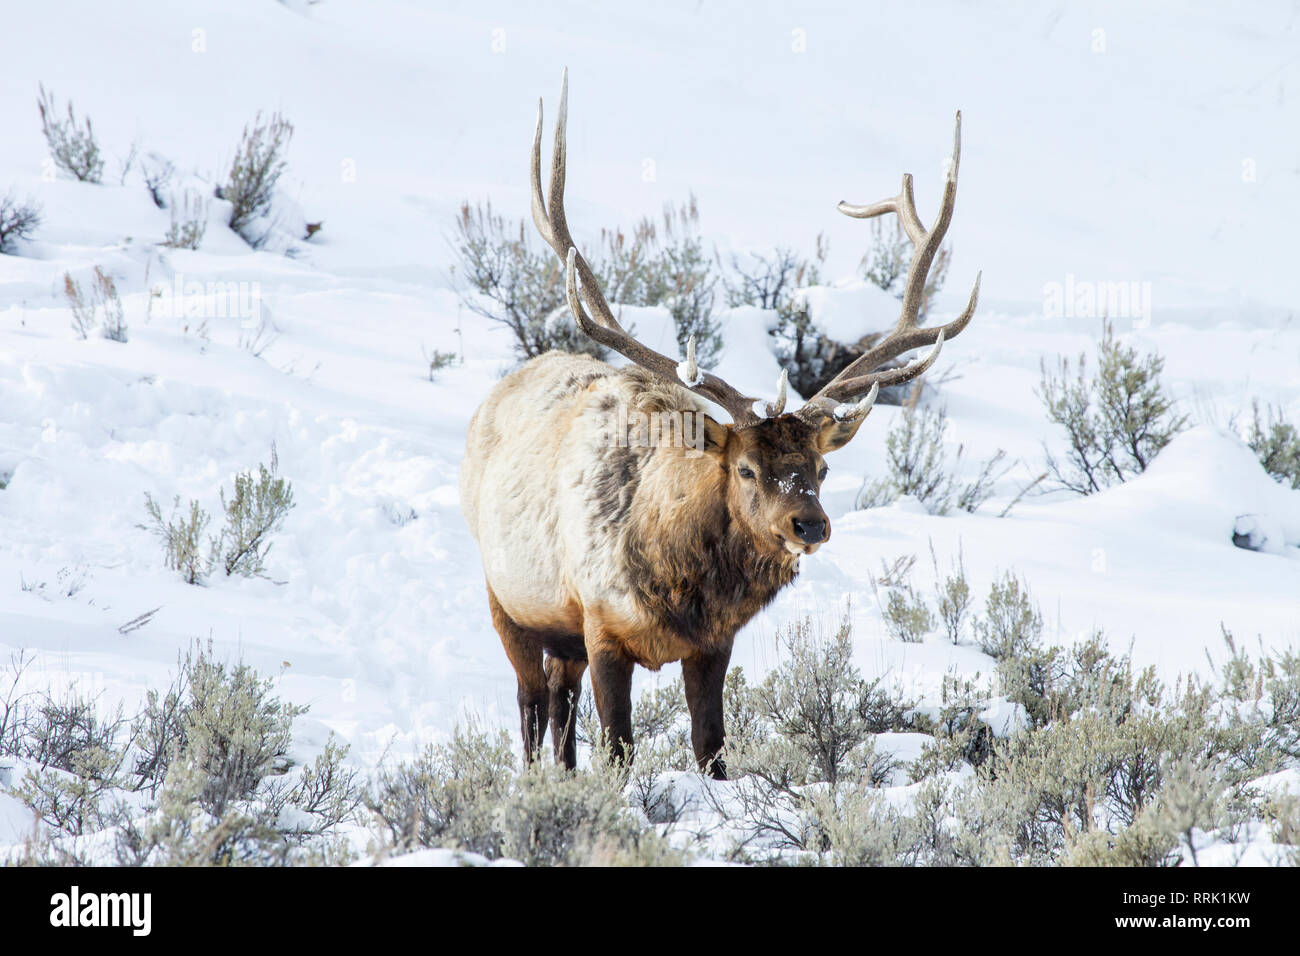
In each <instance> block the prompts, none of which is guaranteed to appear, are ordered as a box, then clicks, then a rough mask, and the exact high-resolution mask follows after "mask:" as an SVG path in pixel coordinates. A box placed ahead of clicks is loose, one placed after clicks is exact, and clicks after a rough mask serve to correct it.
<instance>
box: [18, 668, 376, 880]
mask: <svg viewBox="0 0 1300 956" xmlns="http://www.w3.org/2000/svg"><path fill="white" fill-rule="evenodd" d="M178 665H179V666H178V670H177V673H176V674H175V675H174V677H173V681H172V683H171V685H170V687H169V689H168V691H167V692H166V693H165V694H161V695H160V694H158V693H156V692H151V693H150V694H149V698H148V702H147V704H146V707H145V709H144V711H142V712H141V713H140V714H139V715H138V716H137V717H136V718H135V719H134V720H133V721H131V722H130V733H129V734H127V735H125V739H122V738H123V736H124V735H123V734H122V733H120V731H121V729H122V728H123V727H124V726H125V722H124V721H123V720H122V719H121V716H120V712H119V713H117V714H115V715H110V716H109V717H108V718H107V719H102V718H100V717H98V716H90V717H88V716H87V715H88V714H91V713H92V712H93V706H92V704H91V702H88V701H86V700H85V699H84V698H80V697H77V696H75V695H73V696H72V697H70V698H69V701H68V703H67V704H62V705H53V704H52V703H51V700H50V698H48V697H42V698H41V702H40V704H39V705H37V706H35V707H33V708H29V713H28V714H27V718H26V719H25V720H24V722H23V724H22V727H21V729H20V732H19V733H18V735H17V737H16V738H15V739H16V740H17V741H18V744H19V753H18V754H17V756H19V757H21V758H23V759H25V761H26V762H27V764H28V772H27V774H26V776H25V778H24V780H23V783H22V784H21V785H20V786H19V787H18V788H17V789H16V790H15V791H14V793H15V795H16V796H17V797H19V799H21V800H24V801H25V802H26V803H27V804H28V805H29V806H31V807H32V808H33V809H34V810H35V812H36V813H37V814H38V815H39V817H40V818H41V819H42V820H43V821H44V823H45V824H46V825H47V827H48V828H49V829H46V830H43V831H41V832H38V833H37V834H36V836H35V838H34V839H33V840H31V841H29V843H28V845H27V847H26V850H25V854H24V856H23V857H22V858H20V859H19V860H17V861H16V862H26V863H38V864H45V865H49V864H60V865H67V864H84V863H90V862H94V863H103V862H115V863H117V864H120V865H199V866H210V865H230V864H257V865H267V864H285V863H310V862H337V861H340V860H345V859H346V855H347V854H346V853H345V852H344V851H343V850H342V849H341V848H340V847H339V846H337V845H336V843H335V842H334V836H335V833H336V831H337V828H338V827H339V826H341V825H343V824H344V823H347V822H350V821H351V820H353V818H354V817H355V814H356V810H357V807H358V806H359V804H360V801H361V798H362V789H361V787H360V786H359V785H358V782H357V778H358V773H357V771H355V770H352V769H350V768H348V767H347V766H346V765H345V763H344V759H345V758H346V756H347V751H346V748H342V747H339V746H338V745H337V744H336V743H335V742H334V740H333V739H332V738H331V739H330V740H329V741H328V742H327V743H326V745H325V747H324V749H323V750H322V752H321V753H320V754H319V755H318V756H317V758H316V759H315V761H314V762H313V763H312V764H311V765H310V766H307V767H302V768H293V770H292V771H291V767H290V761H289V759H288V750H289V744H290V725H291V723H292V721H293V719H294V718H295V717H297V716H298V715H300V714H302V713H304V712H305V711H306V708H305V707H297V706H294V705H291V704H287V703H284V702H282V701H280V700H279V699H278V698H276V697H274V696H272V689H273V682H272V681H271V680H269V679H263V678H262V677H260V676H259V675H258V674H257V673H256V672H255V671H253V670H252V669H251V668H249V667H248V666H247V665H244V664H242V663H238V664H235V665H227V664H224V663H222V662H219V661H217V660H216V659H215V658H214V656H213V653H212V648H211V645H209V646H208V647H207V649H206V650H205V649H204V648H202V647H200V646H196V647H195V648H192V649H191V650H189V651H187V652H186V655H185V657H184V658H183V659H180V660H179V661H178ZM88 708H89V709H88ZM43 741H44V742H49V741H56V742H58V746H56V747H54V748H53V750H54V751H57V754H56V758H57V759H54V758H51V759H50V760H48V762H47V763H42V762H41V761H40V760H39V759H37V757H36V756H35V755H36V754H38V753H40V752H41V750H42V747H45V749H47V750H48V749H50V748H49V747H48V746H46V745H45V744H44V743H43ZM295 771H296V772H295ZM101 831H102V832H105V833H109V832H111V834H112V838H111V840H110V841H109V842H108V843H105V842H104V841H103V840H97V841H96V843H95V845H94V847H92V846H91V845H90V844H86V843H84V842H82V841H80V840H78V839H77V838H79V837H86V838H91V837H92V836H93V835H94V834H96V833H97V832H101ZM92 851H93V853H94V856H93V857H92V856H91V853H92ZM105 854H108V856H107V857H105Z"/></svg>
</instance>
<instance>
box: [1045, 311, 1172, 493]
mask: <svg viewBox="0 0 1300 956" xmlns="http://www.w3.org/2000/svg"><path fill="white" fill-rule="evenodd" d="M1164 364H1165V361H1164V359H1163V358H1162V357H1160V356H1159V355H1157V354H1154V353H1152V354H1149V355H1146V356H1139V355H1138V353H1137V350H1136V349H1133V348H1130V347H1127V346H1124V345H1122V344H1120V343H1119V341H1117V340H1116V338H1115V332H1114V329H1113V327H1112V326H1111V325H1110V324H1109V323H1107V324H1106V327H1105V331H1104V333H1103V335H1102V340H1101V342H1100V343H1098V346H1097V372H1096V374H1095V375H1092V376H1089V375H1088V373H1087V357H1086V355H1082V354H1081V355H1080V356H1079V360H1078V366H1077V370H1075V371H1074V372H1072V371H1071V365H1070V360H1069V359H1067V358H1065V357H1062V358H1061V359H1060V361H1059V364H1058V366H1057V369H1056V371H1055V372H1053V371H1049V369H1048V367H1047V363H1046V361H1044V362H1043V364H1042V380H1041V383H1040V385H1039V387H1038V390H1037V394H1038V397H1039V398H1040V399H1041V400H1042V402H1043V406H1044V408H1045V409H1046V410H1047V417H1048V418H1049V419H1050V420H1051V421H1052V423H1053V424H1055V425H1059V426H1060V427H1061V428H1062V429H1063V430H1064V431H1065V436H1066V444H1067V447H1066V450H1065V453H1064V457H1063V458H1058V457H1057V456H1056V455H1054V454H1053V453H1052V451H1051V450H1050V449H1048V448H1044V452H1045V454H1046V459H1047V468H1048V471H1049V472H1050V473H1051V475H1052V477H1053V478H1054V479H1055V481H1056V483H1057V485H1058V486H1059V487H1061V488H1066V489H1068V490H1070V491H1075V492H1078V493H1079V494H1081V495H1088V494H1092V493H1093V492H1096V491H1101V490H1102V489H1103V488H1108V487H1110V486H1111V485H1115V484H1118V483H1119V482H1122V481H1127V480H1128V479H1129V478H1132V477H1133V476H1134V475H1137V474H1140V473H1141V472H1143V471H1145V470H1146V467H1147V465H1149V464H1150V463H1151V460H1152V459H1153V458H1154V457H1155V456H1156V454H1157V453H1158V452H1159V451H1160V449H1162V448H1164V447H1165V445H1167V444H1169V441H1170V440H1171V439H1172V438H1173V437H1174V436H1175V435H1177V434H1178V433H1179V432H1180V431H1182V430H1183V428H1185V427H1186V425H1187V416H1186V415H1180V414H1178V413H1177V411H1176V410H1175V407H1174V401H1173V399H1172V398H1171V397H1170V396H1169V394H1168V393H1167V392H1166V391H1165V388H1164V385H1163V384H1162V383H1161V381H1160V375H1161V372H1162V371H1163V370H1164Z"/></svg>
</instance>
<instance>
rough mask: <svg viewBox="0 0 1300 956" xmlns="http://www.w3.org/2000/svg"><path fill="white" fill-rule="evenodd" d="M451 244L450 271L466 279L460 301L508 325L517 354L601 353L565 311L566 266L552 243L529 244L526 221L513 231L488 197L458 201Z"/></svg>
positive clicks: (602, 349) (566, 309) (475, 312)
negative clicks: (473, 203)
mask: <svg viewBox="0 0 1300 956" xmlns="http://www.w3.org/2000/svg"><path fill="white" fill-rule="evenodd" d="M452 248H453V251H454V252H455V254H456V259H457V265H456V266H455V267H453V275H457V274H458V275H459V276H460V277H461V278H462V279H463V281H464V282H465V283H468V286H467V287H466V286H465V285H462V286H461V287H460V288H459V294H460V300H461V303H462V304H463V305H464V306H465V308H467V309H469V310H470V311H471V312H473V313H474V314H476V315H481V316H483V317H484V318H486V319H489V320H491V321H493V322H498V323H500V324H502V325H504V326H506V328H508V329H509V330H510V331H511V333H513V335H514V337H515V352H516V354H518V356H519V358H520V359H523V360H527V359H530V358H535V357H537V356H538V355H541V354H543V353H545V352H548V351H550V350H551V349H560V350H562V351H565V352H584V353H586V354H588V355H593V356H595V357H596V358H603V357H604V355H605V349H604V348H603V347H602V346H600V345H598V344H597V343H596V342H594V341H592V340H591V339H589V338H587V336H586V335H584V334H583V333H582V332H581V331H579V329H578V327H577V325H575V324H574V321H573V318H572V317H571V316H570V315H569V314H568V305H567V303H566V299H565V294H564V266H563V265H562V264H561V263H560V262H559V260H557V259H556V258H555V254H554V253H552V252H551V250H550V249H544V250H543V251H542V252H537V251H536V250H534V249H533V248H531V246H530V244H529V242H528V238H527V227H526V224H525V223H524V222H522V221H521V222H520V223H519V228H518V230H517V234H516V232H515V231H512V229H511V228H510V227H507V225H506V221H505V219H504V217H502V216H499V215H497V214H495V213H494V212H493V211H492V203H491V202H490V201H489V202H487V203H485V204H482V205H478V206H471V205H470V204H469V203H462V204H461V207H460V215H459V216H458V217H457V219H456V237H455V238H454V239H453V241H452Z"/></svg>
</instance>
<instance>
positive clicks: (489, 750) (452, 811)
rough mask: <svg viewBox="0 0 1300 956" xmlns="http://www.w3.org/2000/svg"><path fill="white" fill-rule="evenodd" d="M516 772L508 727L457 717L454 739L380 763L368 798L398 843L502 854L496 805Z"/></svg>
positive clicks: (384, 830)
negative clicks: (462, 722) (494, 728)
mask: <svg viewBox="0 0 1300 956" xmlns="http://www.w3.org/2000/svg"><path fill="white" fill-rule="evenodd" d="M515 773H516V770H515V757H514V754H513V753H512V752H511V750H510V738H509V737H508V736H507V734H506V732H505V731H504V730H498V731H496V732H494V733H489V732H487V731H484V730H482V729H480V728H479V727H478V726H477V725H476V724H473V723H470V724H469V725H468V726H462V725H459V724H458V725H457V726H456V729H455V730H454V732H453V733H452V738H451V740H450V741H449V742H448V743H445V744H438V745H430V746H429V747H427V748H426V749H425V750H424V752H423V753H421V754H420V755H419V756H418V757H416V758H415V760H413V761H409V762H406V763H402V764H399V765H397V766H396V767H389V768H384V769H381V770H380V771H379V774H378V776H377V777H376V779H375V782H374V784H373V786H372V788H371V793H370V795H369V797H368V798H367V802H366V803H367V806H368V807H369V809H370V812H371V813H372V814H374V817H375V820H376V825H377V828H378V829H379V831H380V837H381V840H382V841H383V842H384V843H385V845H387V846H389V847H391V848H392V849H394V850H408V849H411V848H414V847H451V848H456V849H462V850H467V851H470V852H473V853H480V854H482V855H484V856H486V857H489V858H491V857H496V856H499V855H500V853H501V841H502V836H501V833H500V831H499V829H498V826H497V822H496V820H495V815H496V805H497V801H498V800H500V798H501V796H502V795H503V794H504V793H505V790H506V788H507V787H508V786H509V785H510V780H511V778H512V777H513V776H514V774H515Z"/></svg>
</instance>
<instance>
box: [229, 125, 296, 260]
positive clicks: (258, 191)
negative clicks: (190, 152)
mask: <svg viewBox="0 0 1300 956" xmlns="http://www.w3.org/2000/svg"><path fill="white" fill-rule="evenodd" d="M292 137H293V124H292V123H290V122H289V121H288V120H287V119H285V118H284V117H283V116H282V115H281V114H280V113H272V114H271V116H270V117H269V118H267V119H263V118H262V114H261V113H258V114H257V116H256V117H255V118H254V119H253V122H252V123H250V124H247V125H245V126H244V132H243V135H242V136H241V137H240V140H239V146H238V147H237V148H236V150H235V159H234V161H233V162H232V163H231V166H230V172H229V173H228V174H227V176H226V182H225V184H223V185H222V186H220V187H218V189H217V198H219V199H225V200H227V201H228V202H229V203H230V205H231V209H230V219H229V222H228V224H229V226H230V228H231V229H232V230H234V231H235V232H237V233H239V235H240V236H242V237H243V239H244V241H245V242H247V243H248V244H249V245H250V246H252V247H253V248H254V249H257V248H260V247H261V245H262V244H263V243H264V242H265V239H266V236H265V234H257V233H254V232H253V231H252V230H251V228H250V227H252V226H253V224H254V223H255V221H256V220H258V219H259V218H261V217H262V216H264V215H266V213H267V212H268V211H269V210H270V208H271V199H272V196H273V194H274V192H275V185H276V183H277V182H279V179H280V176H281V174H282V173H283V172H284V169H285V166H286V161H285V158H284V154H285V151H286V150H288V148H289V140H290V139H291V138H292Z"/></svg>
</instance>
